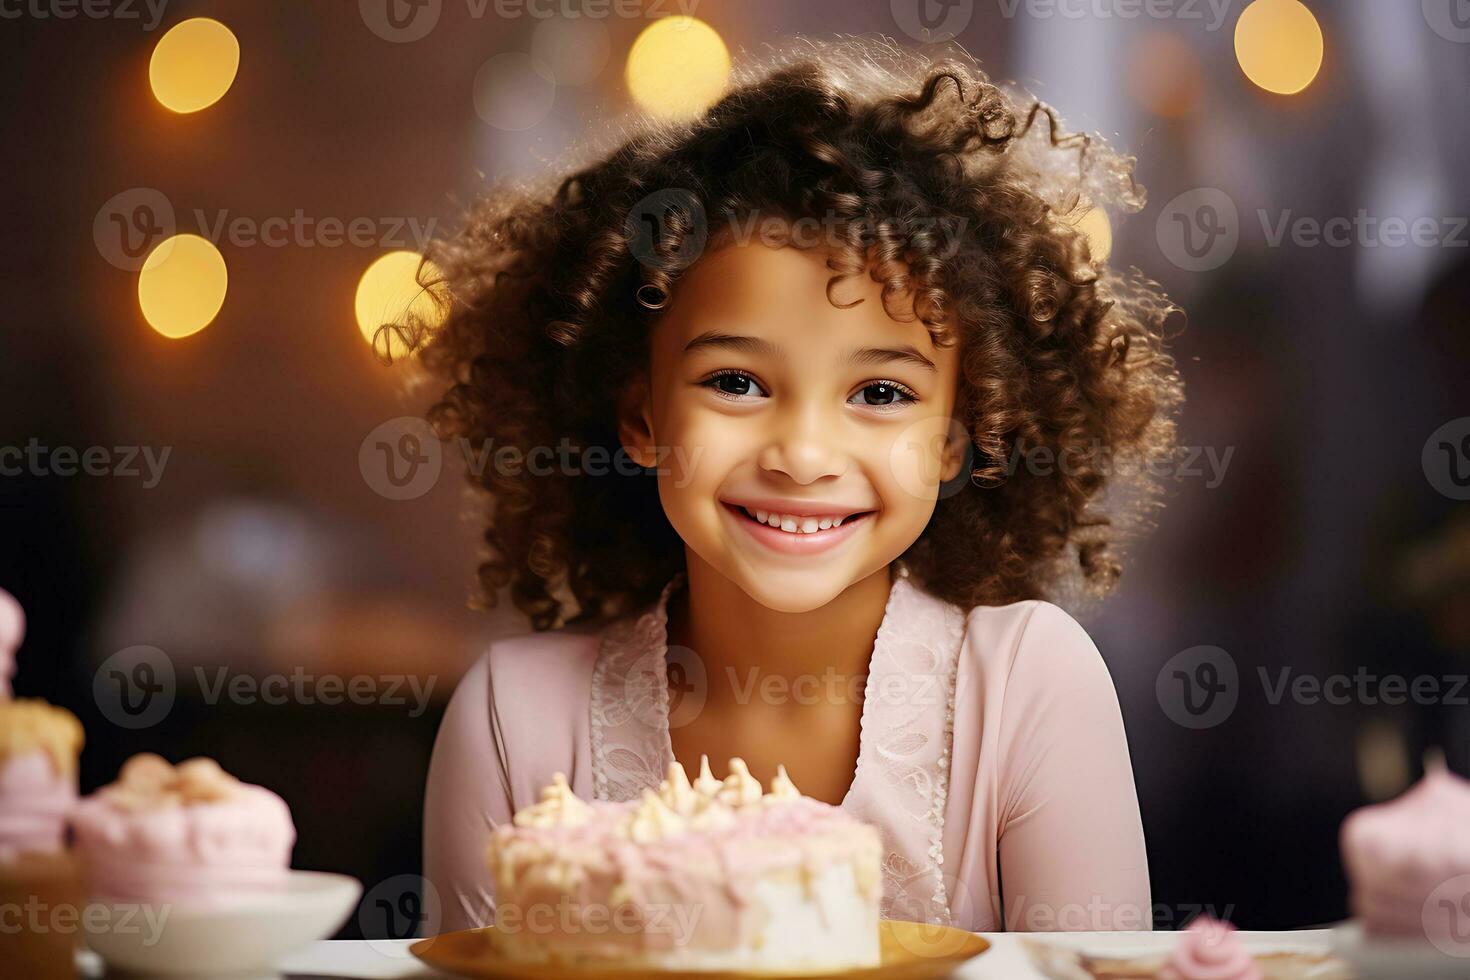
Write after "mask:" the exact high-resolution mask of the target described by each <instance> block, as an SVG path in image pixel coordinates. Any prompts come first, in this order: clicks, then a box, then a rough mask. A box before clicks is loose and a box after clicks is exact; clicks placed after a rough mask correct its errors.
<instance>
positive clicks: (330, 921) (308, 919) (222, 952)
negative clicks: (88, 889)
mask: <svg viewBox="0 0 1470 980" xmlns="http://www.w3.org/2000/svg"><path fill="white" fill-rule="evenodd" d="M361 896H362V885H361V884H359V883H358V881H357V879H356V878H350V877H348V876H347V875H339V874H328V873H326V872H322V871H292V872H291V873H290V876H289V878H288V879H287V882H286V888H285V889H284V890H283V891H282V892H281V893H280V894H278V895H273V896H271V897H270V898H261V899H253V900H251V901H250V902H249V903H247V904H242V905H232V906H230V907H228V908H222V909H196V908H190V907H189V906H188V905H168V906H162V905H160V906H150V905H146V904H140V903H138V902H129V901H123V900H118V899H109V898H105V897H102V896H94V897H93V898H92V899H91V903H90V905H89V908H88V915H89V916H90V918H89V920H88V922H87V927H86V929H85V930H84V935H85V936H86V939H87V945H88V946H90V947H91V948H92V949H93V950H95V951H96V952H97V953H98V955H100V956H101V957H102V959H103V960H105V961H106V962H107V965H108V966H109V967H111V968H113V969H118V970H128V971H131V972H133V973H142V974H155V975H158V974H161V975H178V974H188V975H191V976H196V977H197V976H205V975H209V974H252V973H253V974H257V975H259V974H268V975H274V973H275V965H276V961H277V960H279V959H280V958H281V957H282V956H284V955H285V954H287V953H289V952H291V951H292V950H295V949H298V948H300V947H302V946H306V945H308V944H310V943H313V942H315V941H316V940H318V939H327V938H329V937H331V935H332V934H333V933H335V932H336V931H337V930H338V929H339V928H340V927H341V925H342V923H344V922H346V921H347V917H348V916H349V915H351V914H352V910H353V909H354V908H356V907H357V900H358V899H359V898H360V897H361Z"/></svg>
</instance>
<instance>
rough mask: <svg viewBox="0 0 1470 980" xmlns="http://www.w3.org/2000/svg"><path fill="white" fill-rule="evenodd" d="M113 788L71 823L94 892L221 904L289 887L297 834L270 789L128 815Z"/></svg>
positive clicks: (243, 789)
mask: <svg viewBox="0 0 1470 980" xmlns="http://www.w3.org/2000/svg"><path fill="white" fill-rule="evenodd" d="M112 789H113V787H104V788H103V789H101V790H99V791H97V792H96V793H93V794H91V795H90V796H87V797H86V798H84V799H83V800H82V801H81V802H80V803H79V804H78V805H77V809H76V813H75V816H74V818H73V825H74V827H75V828H76V834H77V847H78V849H79V850H80V851H81V852H82V853H83V854H84V855H85V857H86V859H87V863H88V867H89V873H90V874H91V876H92V890H93V892H94V893H95V894H97V895H100V896H103V897H107V898H118V899H125V900H130V901H146V902H178V901H187V902H189V903H191V904H195V905H199V904H203V905H209V906H218V905H221V904H227V903H230V902H233V901H236V900H239V899H248V898H250V897H253V896H256V895H259V894H261V893H263V892H269V891H270V890H272V889H277V888H280V887H282V886H283V885H284V884H285V882H286V877H287V874H288V871H289V868H290V862H291V848H292V845H293V844H295V842H296V828H295V825H294V824H293V823H292V821H291V811H290V809H289V808H288V807H287V806H286V801H285V800H283V799H281V798H280V797H279V796H277V795H276V794H275V793H273V792H271V791H270V790H268V789H266V788H264V787H262V786H252V785H249V784H244V783H242V784H239V785H238V787H237V788H236V789H235V791H234V793H233V794H232V795H231V796H229V797H228V798H226V799H220V800H210V801H199V802H190V803H182V804H181V803H179V802H176V801H175V802H172V803H167V804H164V805H159V806H152V807H147V808H141V809H131V810H130V809H128V808H126V807H124V806H122V805H120V804H119V803H118V801H117V799H115V798H114V794H113V793H112V792H110V790H112Z"/></svg>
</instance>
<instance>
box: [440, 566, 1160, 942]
mask: <svg viewBox="0 0 1470 980" xmlns="http://www.w3.org/2000/svg"><path fill="white" fill-rule="evenodd" d="M897 571H898V574H897V575H896V576H895V578H894V582H893V586H892V588H891V589H890V591H889V596H888V604H887V606H886V608H885V610H884V614H883V621H882V624H881V625H880V626H879V628H878V635H877V637H876V639H875V642H874V648H873V655H872V660H871V662H870V664H869V671H868V680H867V687H866V689H865V690H866V692H867V693H866V695H865V699H864V703H863V711H862V731H861V736H860V743H859V755H858V761H857V771H856V774H855V776H854V778H853V782H852V785H851V786H850V787H849V789H848V791H847V795H846V797H845V798H844V799H843V801H842V806H843V808H844V809H846V810H848V811H849V812H851V813H853V814H855V815H857V816H859V817H861V818H863V819H865V820H867V821H869V822H870V823H873V824H875V825H877V826H878V828H879V829H880V831H881V832H882V835H883V838H884V844H885V849H886V857H885V860H884V866H883V892H884V894H883V915H884V916H885V917H886V918H893V919H907V920H911V921H920V922H937V923H943V924H946V925H954V926H959V927H961V928H964V929H969V930H972V931H976V932H993V931H1000V930H1013V931H1048V930H1110V929H1149V928H1151V914H1150V899H1149V879H1148V859H1147V855H1146V854H1145V851H1144V840H1143V826H1142V822H1141V820H1140V818H1139V812H1138V797H1137V794H1136V792H1135V790H1134V785H1133V770H1132V767H1131V765H1130V762H1129V757H1128V743H1127V740H1126V738H1125V736H1124V731H1123V719H1122V715H1121V713H1120V712H1119V709H1118V698H1117V694H1116V692H1115V691H1114V689H1113V683H1112V679H1111V677H1110V676H1109V674H1108V670H1107V666H1106V665H1105V664H1104V663H1103V660H1102V657H1101V656H1100V655H1099V654H1098V652H1097V648H1096V647H1095V646H1094V645H1093V643H1092V640H1091V639H1090V638H1089V637H1088V635H1087V633H1086V632H1084V631H1083V629H1082V627H1081V626H1079V625H1078V624H1077V622H1076V621H1075V620H1073V619H1072V618H1071V617H1070V616H1068V615H1067V614H1066V613H1065V612H1063V611H1062V610H1061V609H1060V608H1058V607H1057V606H1054V605H1052V604H1051V603H1048V602H1042V601H1037V600H1030V601H1026V602H1017V603H1013V604H1011V605H1007V606H977V607H976V608H974V609H971V610H970V611H969V612H968V613H967V612H965V611H964V610H963V609H962V608H961V607H959V606H956V605H953V604H950V603H946V602H943V601H941V600H940V599H938V598H936V597H934V596H932V595H930V594H929V593H927V592H925V591H923V590H922V589H921V588H919V586H918V585H917V584H916V582H915V581H914V580H912V579H911V578H910V577H909V576H908V573H907V570H906V569H905V568H904V567H903V566H902V564H901V563H900V564H899V565H898V567H897ZM683 578H684V573H682V572H681V573H679V574H678V575H676V576H675V577H674V578H673V579H672V580H671V581H670V582H669V583H668V584H667V585H666V586H665V587H664V588H663V591H662V594H661V595H660V596H659V598H658V600H657V601H656V602H654V603H653V604H652V605H651V607H649V608H646V609H643V610H639V611H637V612H634V613H632V614H630V615H627V616H624V617H623V618H621V619H619V620H617V621H616V622H613V623H611V624H604V625H603V626H601V627H587V626H584V627H572V628H569V629H564V630H556V631H548V632H543V633H532V634H529V635H525V636H517V637H513V638H509V639H504V640H500V641H498V642H496V643H494V644H492V645H491V648H490V649H489V651H487V652H486V654H485V655H484V656H483V657H482V658H481V659H480V660H479V661H478V662H477V663H476V664H475V665H474V667H473V668H471V670H470V671H469V673H468V674H466V675H465V678H464V680H463V681H461V682H460V685H459V688H458V689H457V690H456V691H455V693H454V697H453V698H452V700H451V701H450V704H449V708H448V710H447V712H446V714H445V716H444V721H443V723H442V726H441V728H440V730H439V735H438V739H437V741H436V742H435V745H434V757H433V761H432V763H431V765H430V767H429V780H428V788H427V791H426V795H425V804H424V876H425V878H426V879H427V883H428V885H429V886H431V887H432V888H433V889H434V890H435V891H436V892H437V893H438V898H439V902H440V906H441V908H442V914H443V923H442V927H441V928H442V929H443V930H445V931H449V930H455V929H467V928H471V927H474V926H480V925H484V924H486V923H487V922H489V921H491V919H492V918H493V910H494V894H493V884H492V882H491V879H490V875H489V873H488V872H487V870H486V867H485V845H486V842H487V839H488V835H489V832H490V829H491V828H492V827H494V826H496V825H498V824H500V823H503V822H506V821H509V820H510V819H511V816H512V814H513V813H514V812H515V810H517V809H519V808H520V807H523V806H526V805H528V804H531V803H534V802H536V800H537V799H538V798H539V794H540V790H541V788H542V787H543V786H544V785H546V784H548V783H550V782H551V776H552V774H553V773H554V772H557V771H560V772H564V773H566V775H567V779H568V780H569V781H570V783H571V786H572V789H573V790H574V791H575V792H576V793H577V795H579V796H581V797H583V798H584V799H599V800H627V799H632V798H634V797H636V796H638V795H639V794H640V793H641V792H642V790H643V789H644V788H654V787H657V785H658V783H659V780H660V779H662V777H663V773H664V770H665V768H666V767H667V766H668V764H669V763H670V762H671V761H673V759H674V754H673V749H672V745H671V742H670V739H669V710H670V706H669V685H668V675H667V673H666V671H667V669H668V660H669V659H671V658H670V657H669V651H668V650H667V633H666V608H667V603H668V599H669V595H670V594H671V592H672V591H673V590H674V588H676V587H677V586H678V585H680V584H681V583H682V581H683ZM676 680H677V677H676ZM712 761H713V760H712ZM720 761H721V762H723V760H720ZM716 768H717V769H718V768H719V767H718V766H717V767H716Z"/></svg>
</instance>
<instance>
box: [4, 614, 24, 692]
mask: <svg viewBox="0 0 1470 980" xmlns="http://www.w3.org/2000/svg"><path fill="white" fill-rule="evenodd" d="M25 635H26V614H25V612H24V611H23V610H22V609H21V608H20V603H18V602H16V601H15V596H13V595H11V594H10V593H9V592H6V591H5V590H4V589H0V700H5V699H8V698H9V697H10V696H11V693H10V678H11V677H13V676H15V651H17V650H19V649H20V641H21V640H23V639H25Z"/></svg>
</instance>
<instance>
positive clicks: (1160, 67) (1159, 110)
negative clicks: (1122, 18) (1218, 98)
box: [1128, 31, 1204, 119]
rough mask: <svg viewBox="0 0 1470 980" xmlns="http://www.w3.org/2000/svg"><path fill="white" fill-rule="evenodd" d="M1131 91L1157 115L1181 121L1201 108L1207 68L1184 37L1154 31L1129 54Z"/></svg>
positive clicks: (1139, 102)
mask: <svg viewBox="0 0 1470 980" xmlns="http://www.w3.org/2000/svg"><path fill="white" fill-rule="evenodd" d="M1128 90H1129V91H1130V92H1131V93H1132V94H1133V98H1134V99H1135V100H1137V102H1138V104H1139V105H1141V106H1143V108H1145V109H1147V110H1148V111H1149V112H1151V113H1153V114H1154V115H1155V116H1161V117H1163V118H1165V119H1182V118H1184V117H1185V116H1188V115H1189V114H1190V113H1192V112H1194V111H1195V109H1197V108H1198V107H1199V103H1200V96H1201V93H1202V92H1203V91H1204V67H1203V66H1202V65H1201V64H1200V60H1199V55H1197V54H1195V52H1194V48H1192V47H1190V46H1189V43H1188V42H1187V41H1185V40H1184V39H1183V38H1181V37H1179V36H1178V35H1176V34H1171V33H1169V32H1167V31H1153V32H1151V33H1149V34H1146V35H1144V36H1143V37H1142V38H1140V39H1139V40H1138V42H1137V43H1136V44H1135V45H1134V46H1133V50H1132V51H1131V52H1129V58H1128Z"/></svg>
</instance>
